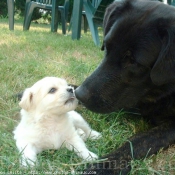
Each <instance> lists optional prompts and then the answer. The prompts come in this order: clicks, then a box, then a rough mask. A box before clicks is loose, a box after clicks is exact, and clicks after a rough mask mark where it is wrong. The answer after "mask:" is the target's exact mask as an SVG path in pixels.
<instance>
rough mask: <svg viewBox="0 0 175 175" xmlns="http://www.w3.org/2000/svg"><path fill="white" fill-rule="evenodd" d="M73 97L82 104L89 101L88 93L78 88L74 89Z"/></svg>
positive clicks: (84, 89) (80, 87)
mask: <svg viewBox="0 0 175 175" xmlns="http://www.w3.org/2000/svg"><path fill="white" fill-rule="evenodd" d="M75 96H76V98H77V99H78V100H79V101H81V102H82V103H86V102H87V101H88V99H89V91H88V90H87V89H86V88H83V87H82V86H79V87H78V88H77V89H75Z"/></svg>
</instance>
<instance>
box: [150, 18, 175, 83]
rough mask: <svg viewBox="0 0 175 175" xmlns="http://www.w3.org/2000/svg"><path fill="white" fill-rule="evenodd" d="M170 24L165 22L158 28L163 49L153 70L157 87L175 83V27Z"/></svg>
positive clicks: (152, 76)
mask: <svg viewBox="0 0 175 175" xmlns="http://www.w3.org/2000/svg"><path fill="white" fill-rule="evenodd" d="M170 23H171V22H170V21H164V22H163V23H161V24H159V27H158V32H159V36H160V38H161V41H162V47H161V51H160V53H159V56H158V59H157V60H156V62H155V64H154V66H153V68H152V70H151V79H152V82H153V83H154V84H155V85H163V84H166V83H169V82H171V81H175V25H174V24H171V25H169V24H170Z"/></svg>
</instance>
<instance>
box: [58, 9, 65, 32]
mask: <svg viewBox="0 0 175 175" xmlns="http://www.w3.org/2000/svg"><path fill="white" fill-rule="evenodd" d="M59 11H60V13H61V24H62V33H63V34H64V35H65V34H66V18H65V11H64V9H59Z"/></svg>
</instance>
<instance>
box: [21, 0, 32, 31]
mask: <svg viewBox="0 0 175 175" xmlns="http://www.w3.org/2000/svg"><path fill="white" fill-rule="evenodd" d="M30 2H31V0H26V4H25V11H24V12H25V13H24V22H23V29H24V25H25V20H26V14H27V9H28V5H29V3H30Z"/></svg>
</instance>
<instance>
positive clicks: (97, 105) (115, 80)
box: [75, 0, 175, 113]
mask: <svg viewBox="0 0 175 175" xmlns="http://www.w3.org/2000/svg"><path fill="white" fill-rule="evenodd" d="M103 27H104V42H103V46H102V49H103V50H104V51H105V56H104V59H103V61H102V63H101V64H100V65H99V66H98V67H97V69H96V70H95V71H94V72H93V73H92V75H90V76H89V77H88V78H87V79H86V80H85V81H84V82H83V84H82V85H81V86H80V87H79V88H78V89H77V90H76V91H75V94H76V96H77V98H78V99H79V100H80V101H81V102H82V103H83V104H84V105H85V106H86V107H87V108H88V109H90V110H92V111H95V112H100V113H108V112H112V111H116V110H117V109H121V108H130V107H135V106H136V105H137V104H138V103H139V102H141V101H144V100H145V101H146V100H151V99H150V98H154V99H152V100H156V98H159V95H160V94H159V91H161V90H162V89H163V88H164V89H166V88H167V87H168V86H169V84H174V82H175V8H174V7H171V6H169V5H165V4H163V3H161V2H158V1H148V0H125V1H122V2H114V3H113V4H111V5H110V6H109V7H108V8H107V10H106V14H105V17H104V26H103ZM150 96H151V97H150Z"/></svg>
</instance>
